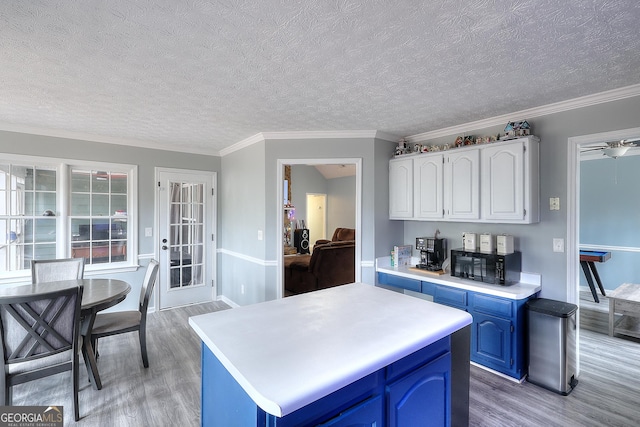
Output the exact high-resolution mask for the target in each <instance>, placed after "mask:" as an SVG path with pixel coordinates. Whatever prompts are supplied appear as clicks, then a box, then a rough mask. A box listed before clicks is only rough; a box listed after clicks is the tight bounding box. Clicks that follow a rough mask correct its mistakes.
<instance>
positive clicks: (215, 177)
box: [153, 167, 218, 310]
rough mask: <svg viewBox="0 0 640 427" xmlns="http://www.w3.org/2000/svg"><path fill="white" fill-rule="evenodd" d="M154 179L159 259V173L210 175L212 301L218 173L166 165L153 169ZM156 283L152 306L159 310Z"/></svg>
mask: <svg viewBox="0 0 640 427" xmlns="http://www.w3.org/2000/svg"><path fill="white" fill-rule="evenodd" d="M154 170H155V180H154V187H155V191H154V199H155V200H154V202H155V203H154V204H155V207H156V208H155V215H154V224H153V230H154V232H153V242H154V243H153V245H154V250H153V252H154V258H155V259H157V260H159V259H160V250H161V249H160V248H161V246H162V243H161V242H160V238H161V235H160V234H161V233H160V209H163V207H161V206H160V197H159V192H158V183H159V181H160V178H159V176H160V174H161V173H177V174H186V175H194V174H197V175H210V176H211V182H212V188H213V191H214V192H213V199H212V202H211V215H212V219H211V222H212V224H211V233H213V237H214V238H213V239H207V241H208V242H209V245H208V246H207V250H206V253H208V254H209V255H207V258H208V260H209V261H210V263H211V264H210V265H211V273H210V274H211V281H212V283H211V296H210V300H211V301H213V300H215V299H216V295H217V274H218V273H217V271H218V268H217V258H218V256H217V252H218V251H217V242H218V238H217V236H218V234H217V233H218V230H217V228H218V192H217V188H218V173H217V172H212V171H204V170H192V169H175V168H166V167H156V168H155V169H154ZM157 285H158V284H156V289H154V292H153V302H154V306H155V307H156V310H160V290H159V286H157Z"/></svg>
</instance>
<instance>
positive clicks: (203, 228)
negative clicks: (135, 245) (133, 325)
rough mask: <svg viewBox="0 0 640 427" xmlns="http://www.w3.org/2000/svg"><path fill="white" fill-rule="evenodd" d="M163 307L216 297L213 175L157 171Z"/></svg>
mask: <svg viewBox="0 0 640 427" xmlns="http://www.w3.org/2000/svg"><path fill="white" fill-rule="evenodd" d="M157 177H158V213H159V215H158V216H159V221H158V222H159V225H158V236H157V237H158V239H159V249H160V251H159V260H160V278H159V282H158V284H159V286H158V290H159V298H160V309H166V308H171V307H177V306H181V305H187V304H196V303H201V302H206V301H211V300H212V299H213V297H214V295H215V287H214V280H213V279H214V277H215V236H214V233H215V196H214V185H215V174H214V173H212V172H203V171H187V170H179V171H178V170H174V169H160V168H159V169H158V170H157Z"/></svg>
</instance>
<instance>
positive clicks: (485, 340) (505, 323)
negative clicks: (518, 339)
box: [471, 313, 513, 372]
mask: <svg viewBox="0 0 640 427" xmlns="http://www.w3.org/2000/svg"><path fill="white" fill-rule="evenodd" d="M512 336H513V330H512V325H511V320H507V319H501V318H499V317H495V316H488V315H486V314H480V313H474V314H473V327H472V330H471V354H472V355H473V356H472V359H473V360H474V362H478V363H482V364H483V365H486V366H488V367H490V368H492V369H495V370H498V371H501V372H509V371H511V368H512V363H513V358H512V357H511V355H512V351H511V348H512V345H511V341H512Z"/></svg>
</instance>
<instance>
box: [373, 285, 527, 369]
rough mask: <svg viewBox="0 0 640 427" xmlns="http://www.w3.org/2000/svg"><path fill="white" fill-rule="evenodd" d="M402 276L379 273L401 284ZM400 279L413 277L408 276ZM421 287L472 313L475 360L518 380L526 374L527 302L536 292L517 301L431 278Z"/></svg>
mask: <svg viewBox="0 0 640 427" xmlns="http://www.w3.org/2000/svg"><path fill="white" fill-rule="evenodd" d="M398 277H399V276H394V275H393V274H386V273H378V282H380V283H382V284H386V285H391V286H397V285H396V284H395V283H396V282H397V278H398ZM400 279H402V280H403V281H407V280H412V279H408V278H405V277H400ZM413 281H414V282H417V280H413ZM414 287H416V286H414ZM404 289H407V288H406V287H404ZM420 289H421V292H422V293H423V294H427V295H431V296H432V297H433V301H434V302H436V303H438V304H444V305H448V306H450V307H455V308H458V309H460V310H465V311H468V312H469V313H470V314H471V316H472V317H473V324H472V326H471V360H472V361H474V362H476V363H478V364H480V365H483V366H486V367H488V368H491V369H493V370H495V371H498V372H501V373H503V374H505V375H508V376H510V377H513V378H516V379H518V380H520V379H521V378H522V377H524V376H525V374H526V373H527V358H526V349H525V341H526V329H525V319H526V312H525V303H526V302H527V301H528V300H529V299H530V298H534V297H535V296H536V295H535V294H534V295H531V296H530V297H528V298H523V299H520V300H513V299H509V298H502V297H497V296H494V295H489V294H485V293H482V292H476V291H468V290H465V289H460V288H456V287H454V286H447V285H442V284H439V283H432V282H427V281H421V282H420Z"/></svg>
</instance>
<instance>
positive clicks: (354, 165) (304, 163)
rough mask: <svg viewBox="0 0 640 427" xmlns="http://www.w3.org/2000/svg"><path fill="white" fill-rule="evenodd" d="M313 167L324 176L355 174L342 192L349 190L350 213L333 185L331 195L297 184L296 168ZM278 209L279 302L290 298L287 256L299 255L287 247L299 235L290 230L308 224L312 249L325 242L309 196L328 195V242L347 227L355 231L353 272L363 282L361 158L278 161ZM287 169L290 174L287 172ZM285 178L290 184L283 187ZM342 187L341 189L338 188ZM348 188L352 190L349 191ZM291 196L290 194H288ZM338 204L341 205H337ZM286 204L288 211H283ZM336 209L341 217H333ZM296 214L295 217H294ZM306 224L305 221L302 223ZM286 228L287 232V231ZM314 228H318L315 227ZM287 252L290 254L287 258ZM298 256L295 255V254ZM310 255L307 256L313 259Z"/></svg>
mask: <svg viewBox="0 0 640 427" xmlns="http://www.w3.org/2000/svg"><path fill="white" fill-rule="evenodd" d="M297 166H300V167H313V168H314V169H317V173H318V174H320V175H322V174H323V172H322V171H323V169H333V170H338V169H344V170H347V169H350V170H352V171H353V172H351V174H350V176H351V178H350V180H351V181H350V182H351V184H349V185H348V186H342V187H343V188H341V189H342V190H345V192H346V194H348V195H345V194H340V196H341V197H342V196H344V198H345V200H346V199H349V206H350V207H348V208H347V209H340V208H339V207H340V200H339V199H334V198H332V188H331V184H328V188H329V190H328V191H325V190H322V191H318V190H317V189H314V188H312V186H310V188H305V184H304V180H301V179H300V178H298V179H297V180H296V169H295V168H296V167H297ZM276 169H277V179H276V181H277V200H278V203H277V206H278V211H277V214H276V220H277V225H276V226H277V228H276V229H277V230H283V232H280V233H277V243H276V244H277V277H276V280H277V283H278V284H279V286H277V298H282V297H284V296H285V295H286V292H285V272H284V269H285V255H286V256H297V255H298V254H297V251H296V250H295V248H294V249H291V247H290V246H289V247H287V242H288V239H289V236H290V235H293V239H292V241H293V244H294V246H295V233H291V231H290V230H289V229H288V227H291V226H292V224H293V226H294V227H295V226H298V225H301V224H304V226H305V228H308V229H309V231H310V233H314V235H313V236H310V237H309V242H308V245H309V248H310V250H312V249H313V245H314V243H315V241H316V240H323V238H322V237H318V238H317V237H316V236H321V235H322V233H321V231H320V230H313V231H312V230H311V227H310V225H309V221H312V220H313V219H312V217H313V215H312V216H311V217H309V215H308V210H307V195H319V194H326V202H325V208H324V209H323V210H324V212H325V220H324V223H325V226H324V228H325V231H324V238H326V239H331V237H332V235H333V234H334V229H335V228H340V227H347V228H352V229H353V230H355V236H354V239H353V244H354V246H355V247H354V255H353V263H352V264H353V268H354V272H353V273H354V277H355V281H356V282H358V281H361V277H362V273H361V269H360V264H361V259H362V255H361V237H360V230H361V227H362V226H361V221H362V220H361V211H362V159H360V158H342V159H340V158H329V159H278V161H277V168H276ZM285 169H286V172H285ZM285 177H286V178H288V179H287V183H286V184H284V185H283V183H284V180H285ZM335 178H340V179H342V178H344V176H336V177H335ZM331 180H332V178H327V181H331ZM338 187H339V186H338ZM344 187H349V189H348V191H347V189H346V188H344ZM287 192H288V193H290V194H287ZM338 192H339V191H337V190H336V193H338ZM336 200H337V201H336ZM283 204H284V209H283ZM332 206H334V207H335V206H337V207H338V213H332ZM292 211H293V213H292ZM340 215H345V217H344V218H346V219H345V221H347V222H346V223H344V224H343V222H342V221H343V220H342V219H337V220H335V221H336V222H334V221H333V219H334V218H336V217H340ZM301 220H303V221H301ZM283 227H284V228H283ZM314 228H316V227H315V226H314ZM287 252H288V253H289V254H287ZM294 252H295V254H294ZM310 255H311V254H309V255H306V254H305V256H310Z"/></svg>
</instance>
